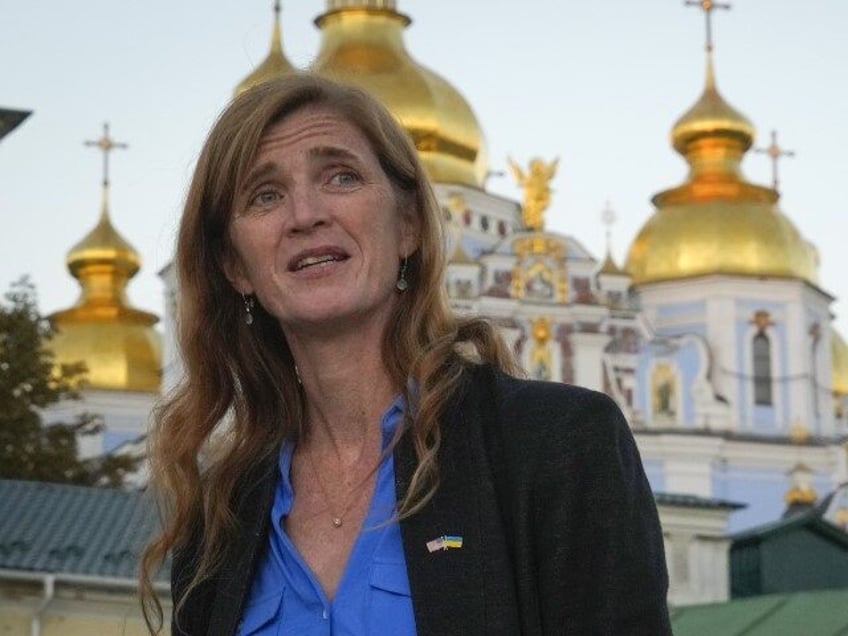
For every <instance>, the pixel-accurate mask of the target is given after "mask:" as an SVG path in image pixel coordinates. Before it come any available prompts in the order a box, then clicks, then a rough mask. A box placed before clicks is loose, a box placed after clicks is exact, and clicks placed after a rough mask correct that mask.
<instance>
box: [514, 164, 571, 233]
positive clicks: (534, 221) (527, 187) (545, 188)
mask: <svg viewBox="0 0 848 636" xmlns="http://www.w3.org/2000/svg"><path fill="white" fill-rule="evenodd" d="M558 164H559V157H557V158H556V159H554V160H553V161H551V162H550V163H545V162H544V161H543V160H542V159H539V158H538V157H535V158H533V159H531V160H530V165H529V167H528V172H527V173H525V172H524V170H522V169H521V166H519V165H518V164H517V163H515V161H513V160H512V158H509V167H510V169H511V170H512V174H513V176H514V177H515V180H516V181H517V182H518V185H520V186H521V187H522V188H524V225H525V226H526V227H527V229H529V230H533V231H536V232H537V231H539V230H541V229H542V228H543V227H544V225H545V218H544V214H543V213H544V211H545V210H546V209H547V208H548V206H549V205H550V204H551V179H553V178H554V175H555V174H556V170H557V165H558Z"/></svg>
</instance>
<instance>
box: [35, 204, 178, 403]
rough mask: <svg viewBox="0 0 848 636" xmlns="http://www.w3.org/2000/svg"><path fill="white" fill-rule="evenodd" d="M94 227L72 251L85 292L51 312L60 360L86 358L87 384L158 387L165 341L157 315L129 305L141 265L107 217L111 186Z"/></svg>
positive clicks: (59, 362)
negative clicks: (131, 287) (128, 289)
mask: <svg viewBox="0 0 848 636" xmlns="http://www.w3.org/2000/svg"><path fill="white" fill-rule="evenodd" d="M103 197H104V198H103V209H102V212H101V215H100V220H99V222H98V223H97V225H96V226H95V228H94V229H93V230H92V231H91V232H89V233H88V235H86V237H85V238H83V239H82V240H81V241H80V242H79V243H77V244H76V245H75V246H74V247H73V248H72V249H71V251H70V252H69V253H68V259H67V265H68V269H69V270H70V272H71V274H72V275H73V276H74V277H75V278H76V279H77V280H79V283H80V286H81V287H82V293H81V295H80V298H79V300H78V301H77V303H76V305H74V306H73V307H71V308H70V309H66V310H64V311H59V312H56V313H55V314H53V315H52V316H50V320H51V322H52V323H53V325H54V327H56V329H57V334H56V336H55V337H54V338H53V339H52V340H51V341H50V343H49V345H48V346H49V347H50V348H51V349H52V350H53V353H54V356H55V361H56V364H57V365H62V364H75V363H78V362H83V363H84V364H85V366H86V368H87V370H88V372H87V374H86V382H85V388H90V389H105V390H114V391H133V392H158V391H159V387H160V383H161V381H160V378H161V368H162V345H161V339H160V336H159V334H158V333H157V332H156V330H155V329H154V328H153V325H155V324H156V322H158V318H157V317H156V316H155V315H154V314H151V313H148V312H146V311H141V310H139V309H134V308H133V307H130V306H129V303H128V301H127V297H126V286H127V283H128V282H129V280H130V278H132V277H133V276H134V275H135V274H136V272H138V269H139V267H140V264H141V262H140V259H139V256H138V253H137V252H136V251H135V250H134V249H133V248H132V246H130V244H129V243H127V241H125V240H124V239H123V237H121V235H120V234H118V232H117V231H116V230H115V228H114V227H113V226H112V223H111V222H110V220H109V212H108V203H107V191H106V189H105V188H104V195H103Z"/></svg>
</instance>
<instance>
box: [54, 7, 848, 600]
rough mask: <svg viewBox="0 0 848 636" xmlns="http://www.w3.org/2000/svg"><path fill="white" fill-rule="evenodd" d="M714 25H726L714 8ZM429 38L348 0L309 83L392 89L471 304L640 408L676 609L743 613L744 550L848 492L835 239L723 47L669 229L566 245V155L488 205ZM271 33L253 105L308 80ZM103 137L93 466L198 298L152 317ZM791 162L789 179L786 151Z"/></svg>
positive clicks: (323, 20) (847, 358) (150, 397)
mask: <svg viewBox="0 0 848 636" xmlns="http://www.w3.org/2000/svg"><path fill="white" fill-rule="evenodd" d="M702 10H703V11H704V12H705V13H706V14H707V19H708V21H709V12H710V11H711V10H712V3H708V2H704V3H702ZM410 22H411V18H410V17H409V16H408V15H406V14H404V13H403V12H401V11H400V9H399V8H398V6H397V3H396V2H395V0H327V3H326V10H325V12H324V13H323V14H321V15H320V16H318V17H317V18H316V24H317V25H318V27H319V29H320V32H321V44H320V49H319V51H318V52H317V54H316V55H315V58H314V60H313V61H312V63H311V65H310V66H309V70H311V71H314V72H316V73H318V74H320V75H323V76H326V77H329V78H332V79H336V80H338V81H341V82H346V83H350V84H353V85H356V86H359V87H361V88H363V89H365V90H367V91H368V92H370V93H372V94H373V95H375V96H376V97H377V98H379V99H380V100H381V101H382V102H383V103H384V104H385V105H386V106H387V107H388V109H389V110H390V111H391V112H392V113H393V114H394V115H395V117H397V119H398V120H399V121H400V122H401V124H402V125H403V126H404V128H405V129H406V130H407V131H408V133H409V134H410V136H411V138H412V140H413V141H414V143H415V146H416V148H417V150H418V152H419V153H420V156H421V159H422V161H423V163H424V165H425V167H426V169H427V170H428V173H429V175H430V177H431V179H432V181H433V185H434V189H435V193H436V196H437V199H438V201H439V202H440V204H441V207H442V209H443V211H444V215H445V219H446V223H447V227H448V232H447V234H448V239H449V245H448V253H449V254H450V263H449V266H448V272H447V278H446V280H445V285H446V287H447V291H448V294H449V296H450V299H451V302H452V305H453V307H454V309H455V310H456V311H457V312H459V313H463V314H474V315H483V316H487V317H489V318H491V319H492V320H493V321H494V322H495V323H496V324H497V325H498V326H499V327H500V328H501V330H502V333H503V335H504V336H505V338H506V340H507V342H508V343H509V344H510V345H511V346H512V348H513V350H514V352H515V354H516V356H517V358H518V360H519V361H520V364H521V366H522V367H523V369H524V370H525V372H526V374H527V375H528V376H529V377H533V378H537V379H540V380H550V381H555V382H566V383H574V384H579V385H583V386H586V387H589V388H592V389H595V390H598V391H603V392H605V393H607V394H608V395H610V396H611V397H612V398H613V399H614V400H615V401H616V402H617V404H618V405H619V407H620V408H621V409H622V411H623V412H624V413H625V415H626V417H627V419H628V421H629V423H630V425H631V427H632V430H633V433H634V435H635V437H636V441H637V444H638V446H639V449H640V452H641V454H642V459H643V462H644V466H645V470H646V472H647V474H648V478H649V480H650V482H651V486H652V488H653V490H654V492H655V495H656V498H657V502H658V505H659V509H660V517H661V521H662V523H663V529H664V534H665V540H666V557H667V560H668V565H669V574H670V580H671V592H670V602H671V603H672V604H680V605H685V604H691V603H704V602H710V601H723V600H727V599H728V598H729V589H728V547H729V539H728V537H729V535H731V534H733V533H736V532H740V531H744V530H748V529H750V528H753V527H755V526H759V525H762V524H766V523H769V522H772V521H774V520H776V519H779V518H780V517H781V515H783V513H784V512H785V511H786V510H787V507H788V506H802V507H805V506H806V507H809V506H812V505H813V504H815V503H816V502H817V501H819V500H820V498H822V497H824V496H825V495H827V494H828V493H830V492H832V491H834V490H835V489H836V488H837V487H838V486H839V485H840V484H841V483H842V482H845V481H846V480H848V459H847V458H846V449H845V446H844V439H845V436H846V434H848V345H846V343H845V341H844V339H843V338H842V336H841V335H840V334H839V333H837V332H836V331H835V329H834V328H833V326H832V308H831V305H832V303H833V301H834V297H833V296H832V295H831V294H829V293H828V291H827V289H825V288H824V287H823V286H822V284H821V283H820V281H819V277H818V266H819V258H820V257H819V254H818V252H817V250H816V248H815V245H814V244H813V242H812V241H811V239H814V238H815V237H809V238H808V237H805V236H804V235H803V233H802V229H803V228H799V227H796V225H795V224H793V222H792V221H791V220H790V218H789V217H788V216H787V214H786V213H785V212H784V211H783V210H782V209H781V204H780V194H779V190H778V185H779V184H778V183H777V179H776V176H775V180H774V183H772V184H768V185H763V184H756V183H752V182H750V181H748V180H747V179H746V177H745V175H744V174H743V172H742V168H741V162H742V160H743V158H744V157H745V155H746V153H748V152H750V151H751V148H752V144H753V140H754V135H755V126H754V123H753V121H752V119H749V116H748V115H746V114H743V113H741V112H739V111H737V110H736V109H735V108H734V107H733V106H732V105H731V103H730V99H729V98H728V97H727V96H725V95H723V94H722V93H721V92H720V91H719V79H720V77H719V75H720V74H719V73H718V72H717V70H716V69H715V68H714V62H713V57H712V42H711V40H710V36H709V34H708V37H707V45H706V54H705V59H704V68H703V70H702V69H693V70H692V71H693V73H696V72H697V73H700V72H703V74H704V75H703V77H704V79H703V90H702V92H701V94H700V95H693V96H692V102H691V105H689V107H688V109H687V108H686V106H687V105H685V104H681V111H682V114H681V116H680V117H679V118H678V119H677V121H674V122H669V125H670V126H671V141H672V144H671V145H672V147H671V148H669V152H672V151H674V152H677V153H678V154H680V155H681V157H682V159H683V160H684V161H685V162H686V164H688V175H687V176H686V178H685V179H684V181H683V182H682V183H656V184H645V188H646V191H649V190H651V189H653V190H654V191H656V194H654V195H653V197H652V199H651V202H652V204H653V208H654V209H653V213H652V214H651V215H650V216H649V217H648V218H645V219H644V223H643V225H642V227H641V230H640V231H639V232H638V234H637V235H636V237H635V238H634V239H633V241H632V243H631V245H630V247H629V249H628V251H627V253H626V254H625V255H621V256H620V257H619V256H617V255H615V254H613V253H612V251H611V249H607V252H606V253H605V254H592V253H590V252H589V251H588V250H587V249H586V248H585V247H584V246H583V244H581V240H580V237H579V236H573V235H570V234H567V233H559V232H552V231H548V230H546V224H545V216H546V214H547V213H549V211H550V210H553V209H556V205H557V202H556V200H555V198H554V197H553V196H552V191H551V188H550V182H551V179H552V178H553V176H554V175H555V174H556V171H557V169H558V162H557V160H556V159H554V158H530V159H529V160H528V161H526V162H525V163H523V164H522V163H520V162H517V161H513V160H510V171H511V173H512V176H513V177H514V179H515V180H516V182H517V183H518V185H519V186H520V187H521V188H522V190H523V193H524V196H523V199H522V200H520V201H517V200H511V199H508V198H505V197H503V196H501V195H498V194H494V193H492V192H490V191H488V190H487V188H486V177H487V175H488V173H489V170H490V165H489V162H488V161H489V159H488V156H487V151H486V139H485V135H484V131H483V130H482V129H481V126H480V124H479V122H478V120H477V119H476V117H475V114H474V110H473V107H472V105H471V104H469V103H468V101H467V100H466V99H465V97H464V96H463V95H462V93H461V92H460V90H459V88H458V87H455V86H453V85H452V84H451V83H450V78H447V77H444V76H442V75H440V74H437V73H436V72H434V71H432V70H430V69H428V68H427V67H425V66H423V65H421V64H420V63H418V62H417V61H416V60H415V59H414V57H413V55H412V54H411V53H410V52H409V51H408V50H407V47H406V44H405V40H404V29H405V28H406V27H407V26H408V25H409V24H410ZM270 26H271V43H270V50H269V52H268V55H267V58H266V59H265V60H264V61H262V62H261V64H259V65H258V66H257V67H256V68H255V69H254V70H253V71H252V72H251V73H250V74H249V75H247V76H246V77H245V78H244V79H243V80H242V81H241V82H240V83H238V84H237V86H236V87H235V93H236V94H237V93H239V92H241V91H244V90H247V89H249V88H250V87H252V86H254V85H256V84H259V83H261V82H263V81H266V80H268V79H270V78H277V77H285V76H286V75H288V74H292V73H297V72H299V70H300V69H298V68H295V66H293V65H292V64H291V63H290V62H289V60H288V58H287V56H286V52H285V50H284V47H283V40H282V37H281V24H280V7H279V3H277V5H276V6H275V13H274V21H273V23H271V24H270ZM739 63H744V60H740V62H739ZM749 115H750V116H752V117H754V118H756V116H757V113H751V114H749ZM663 133H664V131H659V130H658V131H657V135H658V136H660V135H662V134H663ZM490 134H493V135H496V134H497V131H490ZM91 143H92V144H93V145H95V146H97V147H98V148H99V149H100V150H101V151H102V152H103V156H104V170H103V190H102V201H101V212H100V216H99V219H98V220H97V222H96V224H95V226H94V227H93V229H92V230H91V231H90V232H89V233H88V234H87V235H85V236H84V237H83V238H82V239H81V240H80V241H79V242H78V243H77V244H76V245H74V246H73V247H72V248H71V250H70V252H69V254H68V257H67V266H68V270H69V271H70V273H71V275H72V276H73V277H74V278H76V279H77V280H78V281H79V284H80V287H81V293H80V297H79V300H78V302H77V303H76V304H75V305H74V306H73V307H70V308H67V309H65V310H62V311H59V312H56V313H55V314H53V315H52V316H51V319H52V321H53V322H54V324H55V325H56V326H57V327H58V329H59V332H60V335H59V337H58V338H57V339H56V340H55V341H54V342H53V343H52V346H53V348H54V350H55V353H56V356H57V360H58V361H59V362H73V361H77V360H83V361H85V362H86V364H87V366H88V368H89V378H88V385H87V388H86V390H85V392H84V396H85V397H84V400H83V402H82V403H70V404H64V405H59V406H58V407H57V408H56V409H55V412H56V413H57V414H60V415H61V414H66V413H69V412H73V411H74V410H79V409H85V410H88V411H92V412H96V413H100V414H102V415H103V417H104V420H105V424H106V431H105V432H104V434H103V435H102V436H100V437H99V438H98V439H96V440H92V441H91V442H90V443H89V446H87V447H86V448H85V449H84V452H85V453H86V454H87V455H89V456H91V455H97V454H101V453H104V452H133V453H138V452H143V436H144V433H145V430H146V427H147V424H148V421H149V417H150V412H151V409H152V408H153V405H154V404H155V402H156V400H157V399H158V398H159V396H160V395H162V394H163V393H165V392H167V391H168V390H169V389H170V388H172V387H173V386H174V385H175V384H176V383H177V382H178V381H179V378H180V373H181V366H180V361H179V355H178V352H177V350H176V344H175V321H176V308H177V305H178V303H179V285H178V281H177V280H176V278H175V274H174V271H173V268H172V267H171V266H170V265H169V266H166V267H165V268H164V269H163V270H162V271H161V273H160V275H161V278H162V280H163V284H164V290H165V291H164V316H163V318H162V322H161V326H160V328H157V327H156V325H157V323H158V318H157V317H156V316H155V315H153V314H152V313H149V312H147V311H143V310H141V309H137V308H134V307H133V306H132V305H131V304H130V301H129V300H128V296H127V294H126V288H127V285H128V283H129V282H130V280H131V278H132V277H133V276H134V275H135V273H136V272H137V271H138V268H139V258H138V254H137V252H136V251H135V250H134V249H133V248H132V246H131V245H130V243H129V241H128V240H127V239H126V238H124V237H122V236H121V235H120V234H119V233H118V232H117V231H116V230H115V228H114V227H113V226H112V224H111V220H110V210H109V177H108V158H109V153H110V152H112V151H113V150H114V149H115V148H117V147H118V146H119V144H117V142H115V141H114V140H113V139H112V138H111V137H110V136H109V131H108V128H104V132H103V136H102V137H101V138H100V139H99V140H96V141H93V142H91ZM563 152H567V149H563ZM769 155H770V156H771V158H772V160H773V161H774V162H775V166H776V162H777V161H778V160H779V159H780V156H781V149H780V147H779V146H778V145H777V142H776V140H773V141H772V146H771V148H770V149H769ZM775 175H776V169H775ZM605 220H606V221H607V222H608V224H610V225H611V224H612V222H613V220H614V213H613V212H612V211H611V210H609V211H608V213H607V218H606V219H605ZM160 329H161V331H160ZM143 483H144V475H143V474H142V475H139V476H138V478H137V482H136V485H139V486H140V485H142V484H143ZM841 510H843V509H841ZM832 512H833V515H834V518H836V517H838V518H840V519H845V518H846V515H848V509H844V510H843V511H840V510H834V511H832ZM610 514H615V511H610ZM840 515H841V516H840Z"/></svg>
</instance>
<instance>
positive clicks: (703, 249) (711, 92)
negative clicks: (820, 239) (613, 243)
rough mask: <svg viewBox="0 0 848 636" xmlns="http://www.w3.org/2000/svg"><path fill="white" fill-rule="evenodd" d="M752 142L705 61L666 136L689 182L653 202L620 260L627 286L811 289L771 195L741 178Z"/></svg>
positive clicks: (811, 260)
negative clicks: (711, 279)
mask: <svg viewBox="0 0 848 636" xmlns="http://www.w3.org/2000/svg"><path fill="white" fill-rule="evenodd" d="M753 139H754V128H753V126H752V125H751V123H750V122H749V121H748V119H747V118H745V117H744V116H743V115H741V114H740V113H738V112H737V111H736V110H734V109H733V108H732V107H731V106H729V105H728V104H727V102H725V101H724V99H723V98H722V97H721V95H720V94H719V92H718V90H717V88H716V85H715V78H714V73H713V68H712V61H711V59H710V60H708V63H707V81H706V88H705V89H704V93H703V94H702V95H701V97H700V99H699V100H698V101H697V102H696V104H695V105H694V106H693V107H692V108H691V109H690V110H689V111H688V112H687V113H686V114H685V115H683V117H681V118H680V119H679V120H678V122H677V123H676V124H675V126H674V129H673V131H672V143H673V145H674V148H675V149H676V150H677V151H678V152H680V154H682V155H683V156H684V158H685V159H686V161H687V162H688V163H689V166H690V170H689V175H688V178H687V180H686V182H684V183H683V184H682V185H680V186H678V187H676V188H672V189H670V190H666V191H664V192H660V193H658V194H657V195H655V196H654V198H653V203H654V205H655V206H656V208H657V211H656V212H655V213H654V214H653V216H652V217H651V218H650V219H649V220H648V222H647V223H646V224H645V225H644V226H643V227H642V229H641V230H640V231H639V234H638V235H637V236H636V239H635V240H634V242H633V244H632V245H631V247H630V253H629V255H628V258H627V265H626V269H627V271H628V272H629V273H630V275H631V276H632V277H633V284H634V285H640V284H645V283H653V282H660V281H668V280H678V279H683V278H690V277H695V276H703V275H709V274H728V275H739V276H754V277H760V276H768V277H778V278H795V279H801V280H806V281H809V282H811V283H813V284H816V283H817V279H818V261H817V257H816V253H815V248H813V247H812V245H811V244H810V243H808V242H807V241H806V240H805V239H804V237H803V236H801V233H800V232H799V231H798V230H797V228H796V227H795V226H794V225H793V224H792V222H791V221H790V220H789V219H788V218H787V217H786V216H785V215H784V214H783V213H782V212H781V211H780V209H779V208H778V206H777V200H778V194H777V192H775V191H774V190H772V189H771V188H765V187H762V186H758V185H754V184H751V183H749V182H748V181H747V180H746V179H745V177H744V176H743V174H742V171H741V167H740V164H741V161H742V158H743V156H744V155H745V152H746V151H747V150H748V149H749V148H750V147H751V144H752V142H753Z"/></svg>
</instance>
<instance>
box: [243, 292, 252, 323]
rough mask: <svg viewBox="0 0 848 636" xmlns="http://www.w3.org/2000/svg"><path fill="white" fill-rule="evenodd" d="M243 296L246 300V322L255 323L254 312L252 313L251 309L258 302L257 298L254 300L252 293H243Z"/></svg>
mask: <svg viewBox="0 0 848 636" xmlns="http://www.w3.org/2000/svg"><path fill="white" fill-rule="evenodd" d="M241 298H242V300H243V301H244V311H245V316H244V322H245V324H247V325H252V324H253V314H252V313H250V311H251V310H252V309H253V305H254V304H255V303H256V300H254V298H253V296H251V295H250V294H242V295H241Z"/></svg>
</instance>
